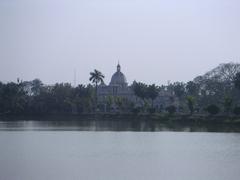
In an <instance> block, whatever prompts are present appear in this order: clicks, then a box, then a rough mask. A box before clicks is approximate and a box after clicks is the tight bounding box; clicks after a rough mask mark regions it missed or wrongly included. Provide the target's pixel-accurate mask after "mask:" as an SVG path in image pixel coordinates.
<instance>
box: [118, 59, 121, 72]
mask: <svg viewBox="0 0 240 180" xmlns="http://www.w3.org/2000/svg"><path fill="white" fill-rule="evenodd" d="M120 71H121V66H120V64H119V61H118V65H117V72H120Z"/></svg>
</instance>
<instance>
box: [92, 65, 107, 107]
mask: <svg viewBox="0 0 240 180" xmlns="http://www.w3.org/2000/svg"><path fill="white" fill-rule="evenodd" d="M104 77H105V76H104V75H103V74H102V73H101V72H100V71H98V70H96V69H95V70H94V71H93V72H90V78H89V81H91V82H92V83H93V84H95V88H96V103H97V87H98V83H103V79H104Z"/></svg>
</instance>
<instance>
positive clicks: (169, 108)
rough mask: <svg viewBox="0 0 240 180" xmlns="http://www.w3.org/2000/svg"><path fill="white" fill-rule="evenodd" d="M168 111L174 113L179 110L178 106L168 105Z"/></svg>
mask: <svg viewBox="0 0 240 180" xmlns="http://www.w3.org/2000/svg"><path fill="white" fill-rule="evenodd" d="M166 111H167V112H168V113H169V114H171V115H172V114H174V113H175V112H176V111H177V108H176V106H174V105H171V106H168V107H166Z"/></svg>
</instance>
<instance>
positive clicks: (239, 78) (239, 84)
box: [234, 72, 240, 90]
mask: <svg viewBox="0 0 240 180" xmlns="http://www.w3.org/2000/svg"><path fill="white" fill-rule="evenodd" d="M234 85H235V87H236V88H237V89H239V90H240V72H238V73H237V74H236V76H235V78H234Z"/></svg>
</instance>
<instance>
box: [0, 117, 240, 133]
mask: <svg viewBox="0 0 240 180" xmlns="http://www.w3.org/2000/svg"><path fill="white" fill-rule="evenodd" d="M0 130H2V131H11V130H12V131H16V130H19V131H28V130H41V131H44V130H46V131H48V130H51V131H52V130H53V131H138V132H158V131H181V132H240V127H239V126H234V125H229V124H228V125H226V124H199V123H192V124H191V123H188V124H186V123H171V122H164V123H162V122H158V121H152V120H141V121H138V120H130V121H129V120H76V119H70V120H69V119H66V120H51V121H49V120H38V121H35V120H34V121H33V120H21V121H0Z"/></svg>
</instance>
